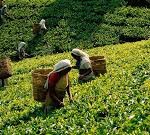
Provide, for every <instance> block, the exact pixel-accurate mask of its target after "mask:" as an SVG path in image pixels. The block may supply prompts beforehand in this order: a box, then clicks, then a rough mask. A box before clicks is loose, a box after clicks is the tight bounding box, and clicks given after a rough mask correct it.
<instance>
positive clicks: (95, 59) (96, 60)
mask: <svg viewBox="0 0 150 135" xmlns="http://www.w3.org/2000/svg"><path fill="white" fill-rule="evenodd" d="M90 60H91V64H92V69H93V72H94V74H95V75H96V76H98V75H100V74H102V75H103V74H105V73H107V69H106V59H105V58H104V56H92V57H90Z"/></svg>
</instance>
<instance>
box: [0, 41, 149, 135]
mask: <svg viewBox="0 0 150 135" xmlns="http://www.w3.org/2000/svg"><path fill="white" fill-rule="evenodd" d="M88 53H89V55H95V54H96V55H104V56H105V57H106V58H107V69H108V73H107V74H106V75H104V76H100V77H97V78H96V79H95V80H93V81H92V82H88V83H85V84H80V85H79V84H78V83H77V71H76V70H72V71H71V73H70V78H71V84H72V85H71V91H72V93H73V98H74V103H72V104H70V103H69V102H68V99H67V97H66V98H65V107H64V108H62V109H60V110H54V111H53V112H50V113H49V114H48V116H45V115H44V114H43V112H42V109H41V104H39V103H37V102H35V101H34V100H33V99H32V83H31V71H32V70H34V69H37V68H51V67H52V66H53V65H54V64H55V63H56V62H58V61H59V60H61V59H65V58H68V59H71V60H72V58H71V56H70V53H63V54H57V55H51V56H50V55H47V56H44V57H36V58H32V59H26V60H23V61H20V62H18V63H13V76H12V77H11V78H10V80H9V86H8V87H5V88H0V99H1V100H0V134H4V135H8V134H46V133H49V134H54V135H56V134H57V135H58V134H78V135H80V134H129V133H132V134H145V135H148V134H149V132H150V123H149V121H150V113H149V112H150V81H149V79H150V55H149V54H150V40H148V41H141V42H135V43H126V44H122V45H115V46H114V45H111V46H105V47H101V48H95V49H90V50H88ZM72 62H73V61H72Z"/></svg>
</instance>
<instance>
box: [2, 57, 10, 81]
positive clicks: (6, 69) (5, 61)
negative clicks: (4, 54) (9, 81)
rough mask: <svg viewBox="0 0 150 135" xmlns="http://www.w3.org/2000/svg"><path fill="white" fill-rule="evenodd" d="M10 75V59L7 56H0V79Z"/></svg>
mask: <svg viewBox="0 0 150 135" xmlns="http://www.w3.org/2000/svg"><path fill="white" fill-rule="evenodd" d="M11 76H12V69H11V60H10V59H9V58H0V79H6V78H9V77H11Z"/></svg>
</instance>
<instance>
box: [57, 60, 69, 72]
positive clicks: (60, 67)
mask: <svg viewBox="0 0 150 135" xmlns="http://www.w3.org/2000/svg"><path fill="white" fill-rule="evenodd" d="M69 67H71V63H70V60H68V59H65V60H61V61H59V62H58V63H57V64H55V65H54V71H55V72H60V71H63V70H65V69H66V68H69Z"/></svg>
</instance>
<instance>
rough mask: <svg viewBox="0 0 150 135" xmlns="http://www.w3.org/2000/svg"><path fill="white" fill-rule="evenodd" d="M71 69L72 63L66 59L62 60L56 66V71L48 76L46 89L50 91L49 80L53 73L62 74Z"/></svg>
mask: <svg viewBox="0 0 150 135" xmlns="http://www.w3.org/2000/svg"><path fill="white" fill-rule="evenodd" d="M69 67H71V63H70V60H68V59H65V60H61V61H59V62H58V63H57V64H55V65H54V70H53V71H52V72H50V73H49V74H48V76H47V80H46V82H45V85H44V88H45V89H48V78H49V76H50V75H51V74H52V73H53V72H60V71H63V70H65V69H67V68H69Z"/></svg>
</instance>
